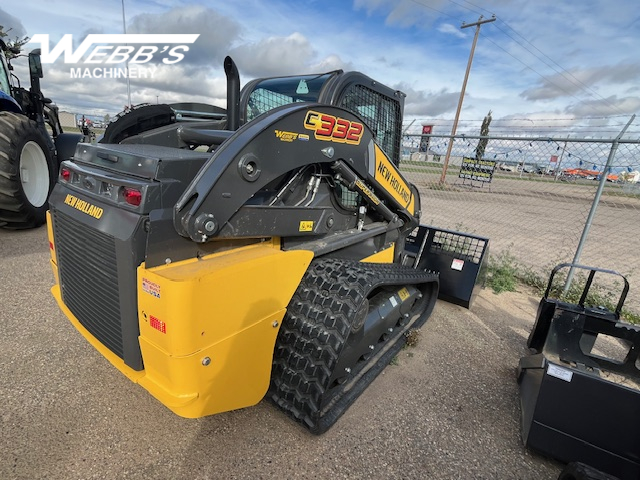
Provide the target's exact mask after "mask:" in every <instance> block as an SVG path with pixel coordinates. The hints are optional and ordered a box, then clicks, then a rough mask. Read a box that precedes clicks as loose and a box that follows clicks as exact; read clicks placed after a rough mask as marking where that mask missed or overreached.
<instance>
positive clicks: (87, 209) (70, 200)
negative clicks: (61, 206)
mask: <svg viewBox="0 0 640 480" xmlns="http://www.w3.org/2000/svg"><path fill="white" fill-rule="evenodd" d="M64 203H65V204H66V205H69V206H70V207H73V208H75V209H76V210H80V211H81V212H82V213H86V214H87V215H89V216H91V217H93V218H97V219H99V218H100V217H102V214H103V213H104V210H103V209H102V208H100V207H96V206H95V205H92V204H90V203H89V202H87V201H85V200H80V199H79V198H78V197H74V196H73V195H67V197H66V198H65V199H64Z"/></svg>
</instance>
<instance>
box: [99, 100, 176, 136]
mask: <svg viewBox="0 0 640 480" xmlns="http://www.w3.org/2000/svg"><path fill="white" fill-rule="evenodd" d="M172 123H176V114H175V112H174V111H173V109H172V108H171V107H170V106H169V105H165V104H160V105H142V106H138V107H134V109H133V110H130V111H129V112H127V113H122V114H120V115H119V116H118V118H116V119H115V120H114V121H112V122H111V123H110V124H109V125H107V128H106V130H105V131H104V135H103V136H102V139H101V140H100V143H120V142H122V141H123V140H124V139H125V138H128V137H133V136H134V135H138V134H139V133H142V132H146V131H148V130H153V129H154V128H158V127H164V126H165V125H171V124H172Z"/></svg>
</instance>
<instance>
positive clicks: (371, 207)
mask: <svg viewBox="0 0 640 480" xmlns="http://www.w3.org/2000/svg"><path fill="white" fill-rule="evenodd" d="M225 70H226V73H227V78H228V92H229V93H228V109H227V111H226V112H225V111H224V110H220V109H216V108H213V107H211V108H209V107H205V106H202V105H199V106H195V107H194V106H192V107H193V108H191V110H190V111H186V110H180V109H181V108H184V104H183V105H180V106H173V107H171V106H149V107H142V108H140V109H135V110H133V112H132V113H133V114H134V116H133V117H128V115H129V114H128V115H124V116H122V118H120V119H119V120H118V121H117V122H115V123H114V124H112V125H110V126H109V128H108V129H107V133H108V135H107V137H108V138H107V140H108V141H110V142H118V143H110V144H104V143H100V144H97V145H89V144H81V145H78V148H77V151H76V154H75V156H74V158H73V159H72V160H69V161H65V162H63V164H62V167H61V172H60V178H59V182H58V184H57V186H56V187H55V189H54V192H53V194H52V196H51V199H50V205H51V209H50V218H49V223H48V225H49V238H50V246H51V264H52V266H53V271H54V275H55V279H56V285H55V286H54V287H53V289H52V292H53V295H54V297H55V298H56V300H57V301H58V303H59V305H60V307H61V309H62V311H63V312H64V313H65V315H66V316H67V317H68V318H69V319H70V320H71V322H72V323H73V325H74V326H75V327H76V328H77V329H78V330H79V331H80V332H81V333H82V334H83V335H84V336H85V337H86V338H87V340H88V341H89V342H91V343H92V344H93V345H94V346H95V348H97V349H98V350H99V351H100V352H101V353H102V354H103V355H104V356H105V357H107V358H108V359H109V361H110V362H111V363H113V364H114V365H115V366H116V367H117V368H118V369H119V370H120V371H121V372H123V373H124V374H125V375H127V376H128V377H129V378H130V379H131V380H132V381H134V382H137V383H139V384H140V385H141V386H142V387H144V388H145V389H147V390H148V391H149V392H150V393H151V394H152V395H153V396H154V397H156V398H157V399H158V400H159V401H161V402H162V403H163V404H164V405H166V406H167V407H168V408H170V409H171V410H173V411H174V412H175V413H177V414H179V415H181V416H184V417H190V418H193V417H200V416H204V415H210V414H215V413H218V412H224V411H228V410H232V409H238V408H242V407H246V406H250V405H254V404H256V403H257V402H259V401H260V400H261V399H263V398H264V397H265V396H266V397H267V398H269V399H270V400H271V401H273V402H274V403H275V404H276V405H278V406H279V407H280V408H281V409H282V410H284V411H285V412H287V413H288V414H289V415H291V416H292V417H293V418H295V419H296V420H297V421H299V422H300V423H302V424H303V425H305V426H306V427H307V428H309V429H310V430H311V431H312V432H314V433H321V432H323V431H325V430H326V429H327V428H329V427H330V426H331V425H332V424H333V423H334V422H335V421H336V420H337V419H338V417H339V416H340V415H341V414H342V413H343V412H344V411H345V410H346V408H348V407H349V405H350V404H351V403H352V402H353V401H354V400H355V399H356V398H357V397H358V395H359V394H360V393H361V392H362V391H363V390H364V389H365V388H366V387H367V385H369V384H370V383H371V381H372V380H373V379H374V378H375V377H376V375H377V374H378V373H379V372H380V371H381V370H382V369H383V368H384V367H385V366H386V365H387V364H388V363H389V361H390V360H391V359H392V358H393V356H394V355H395V354H396V353H397V352H398V350H399V349H400V348H401V347H402V345H403V344H404V342H405V334H406V333H407V332H408V331H409V330H410V329H414V328H418V327H420V326H421V325H422V324H423V323H424V322H425V320H426V319H427V317H428V316H429V315H430V313H431V311H432V309H433V306H434V304H435V301H436V298H437V296H438V283H439V282H438V278H439V277H438V274H436V273H433V272H429V271H427V270H426V269H424V268H422V266H421V265H419V263H420V262H419V259H418V258H417V256H416V255H413V256H411V255H407V253H406V251H405V240H406V239H407V237H408V236H409V235H410V234H414V235H415V231H417V227H418V224H419V218H420V196H419V194H418V191H417V189H416V188H415V187H414V186H413V185H411V184H410V183H409V182H407V181H406V180H405V179H404V178H403V176H402V175H401V173H400V171H399V170H398V168H397V166H396V165H397V163H398V159H399V154H400V140H401V125H402V110H403V103H404V95H403V94H402V93H401V92H398V91H393V90H392V89H390V88H387V87H385V86H383V85H381V84H379V83H377V82H375V81H373V80H371V79H370V78H369V77H367V76H365V75H363V74H361V73H357V72H349V73H345V72H342V71H334V72H329V73H326V74H319V75H306V76H296V77H282V78H269V79H258V80H254V81H252V82H250V83H248V84H247V85H246V86H245V87H244V89H243V90H242V92H240V88H239V85H240V82H239V76H238V73H237V69H236V67H235V65H234V64H233V61H232V60H231V59H230V58H227V59H226V60H225ZM151 107H153V108H151ZM194 108H195V110H194ZM136 112H137V113H136ZM145 112H146V113H145ZM202 146H206V147H207V148H206V149H203V148H197V147H202ZM202 150H206V151H202ZM418 266H419V267H420V268H416V267H418Z"/></svg>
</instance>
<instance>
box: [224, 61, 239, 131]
mask: <svg viewBox="0 0 640 480" xmlns="http://www.w3.org/2000/svg"><path fill="white" fill-rule="evenodd" d="M224 73H225V74H226V75H227V130H232V131H234V130H237V129H238V128H240V74H239V73H238V67H236V64H235V62H234V61H233V59H232V58H231V57H225V59H224Z"/></svg>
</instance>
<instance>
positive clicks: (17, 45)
mask: <svg viewBox="0 0 640 480" xmlns="http://www.w3.org/2000/svg"><path fill="white" fill-rule="evenodd" d="M11 30H12V29H11V28H9V29H7V31H6V32H5V30H4V26H2V25H0V40H2V41H3V42H4V43H5V45H6V48H5V49H4V54H5V56H6V57H7V60H11V59H12V58H15V57H17V56H18V55H20V51H21V50H22V47H23V46H24V45H25V44H27V43H29V40H30V39H29V37H23V38H20V37H15V39H14V40H9V39H8V38H7V37H8V36H9V32H10V31H11Z"/></svg>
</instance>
